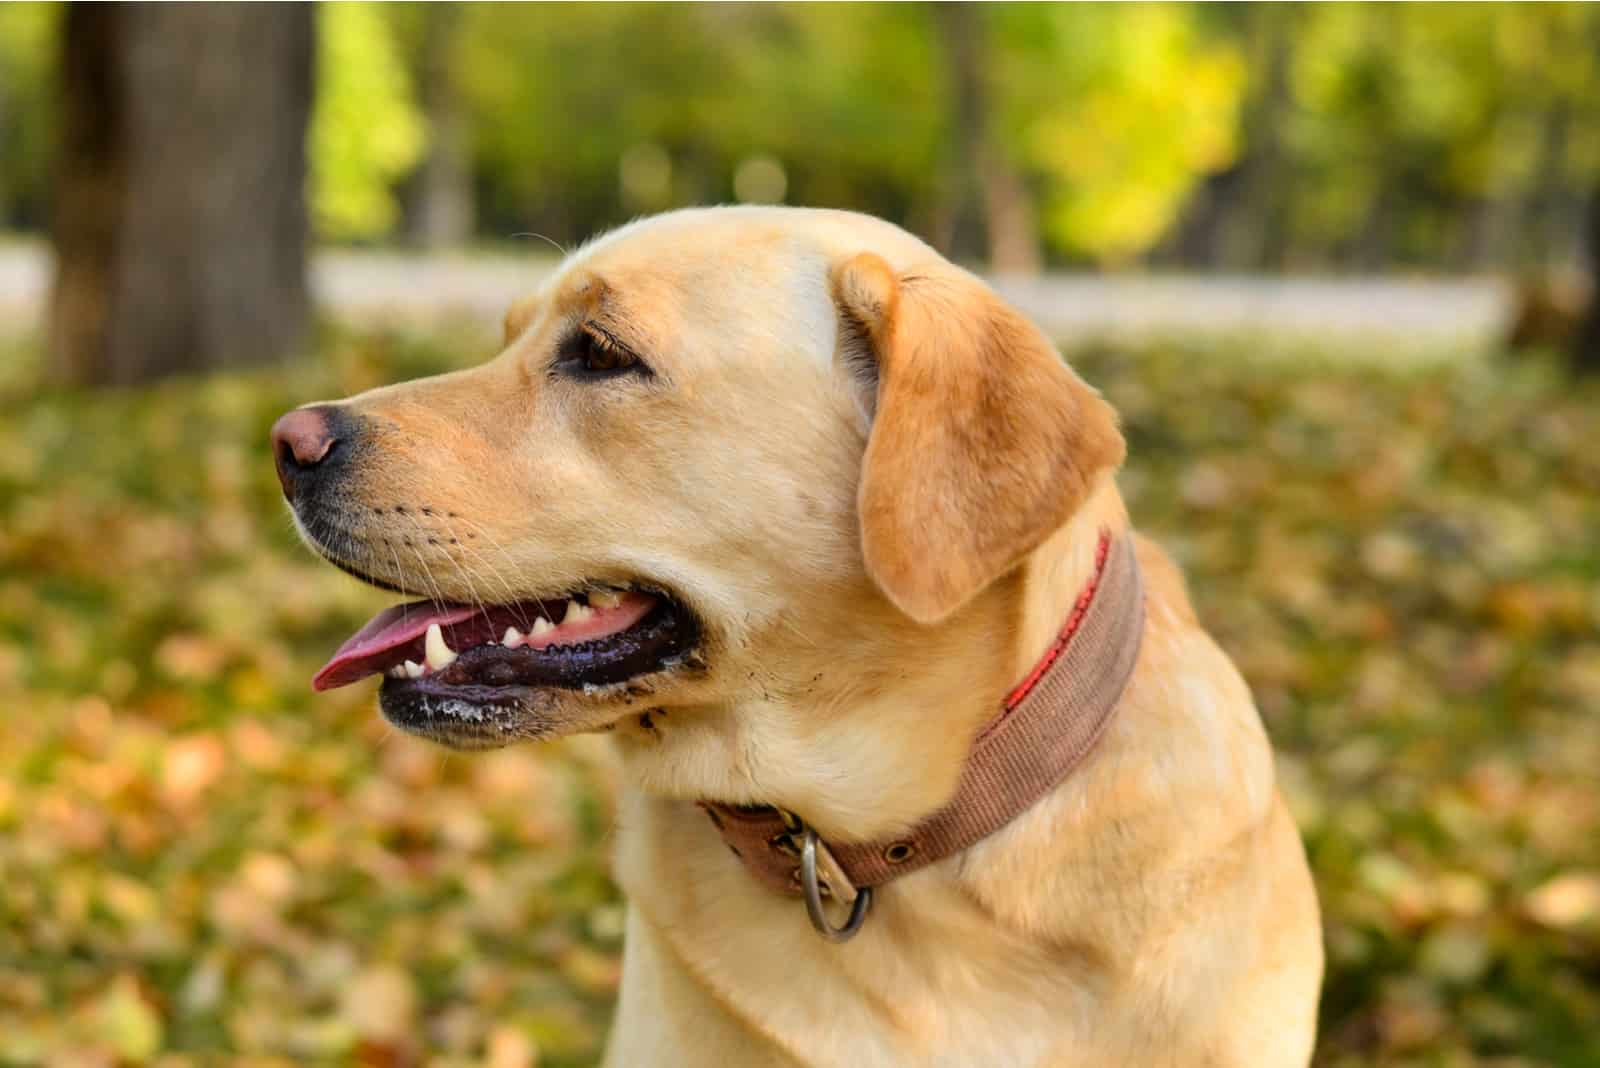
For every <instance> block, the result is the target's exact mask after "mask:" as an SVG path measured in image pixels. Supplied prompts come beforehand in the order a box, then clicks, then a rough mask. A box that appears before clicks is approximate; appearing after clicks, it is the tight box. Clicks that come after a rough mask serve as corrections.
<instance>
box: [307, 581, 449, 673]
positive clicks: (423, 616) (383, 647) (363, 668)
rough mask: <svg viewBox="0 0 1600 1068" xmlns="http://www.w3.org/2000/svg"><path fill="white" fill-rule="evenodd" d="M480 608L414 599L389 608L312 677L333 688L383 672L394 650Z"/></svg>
mask: <svg viewBox="0 0 1600 1068" xmlns="http://www.w3.org/2000/svg"><path fill="white" fill-rule="evenodd" d="M479 612H480V609H477V608H473V607H471V606H469V605H464V604H435V603H434V602H432V601H413V602H411V603H410V604H397V605H395V606H394V607H393V608H386V609H384V610H383V611H382V612H379V613H378V614H377V615H375V616H373V617H372V620H371V622H369V623H368V624H367V625H366V626H364V627H362V628H361V629H360V630H358V631H356V633H355V634H353V635H351V637H350V639H349V640H348V641H346V642H345V643H344V644H343V645H341V646H339V651H338V652H336V653H334V654H333V659H332V660H329V661H328V662H327V663H326V664H324V665H322V670H321V671H319V672H317V673H316V675H315V676H314V677H313V678H312V680H311V686H312V688H313V689H317V690H332V689H334V688H336V687H339V686H346V685H349V684H350V683H352V682H356V681H358V680H360V679H364V678H366V677H367V676H368V675H372V674H375V673H377V672H381V671H383V670H384V669H386V668H388V667H389V666H390V665H391V664H392V663H394V662H395V657H394V650H396V649H398V648H400V647H401V646H404V645H409V644H411V643H412V642H414V641H416V640H417V639H418V638H420V637H422V636H423V635H425V634H426V633H427V632H428V626H429V624H432V623H437V624H439V626H441V627H448V626H451V625H452V624H455V623H460V622H462V621H464V620H468V619H471V618H472V617H473V616H475V615H478V614H479Z"/></svg>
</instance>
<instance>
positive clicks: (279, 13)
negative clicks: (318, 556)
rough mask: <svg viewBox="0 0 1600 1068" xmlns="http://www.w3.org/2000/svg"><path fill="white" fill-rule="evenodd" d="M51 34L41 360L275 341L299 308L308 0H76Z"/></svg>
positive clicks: (309, 57) (236, 353) (146, 358)
mask: <svg viewBox="0 0 1600 1068" xmlns="http://www.w3.org/2000/svg"><path fill="white" fill-rule="evenodd" d="M63 37H64V50H63V54H62V64H61V67H62V72H61V146H60V156H59V163H58V171H57V179H56V202H55V206H54V209H55V211H54V225H53V236H54V240H55V249H56V262H57V268H56V272H57V273H56V281H55V291H54V293H53V294H52V301H51V308H50V347H51V360H52V370H53V372H54V374H55V376H56V377H57V378H59V379H61V380H63V381H67V382H74V383H131V382H141V381H147V380H150V379H154V378H159V377H162V376H164V375H169V374H176V373H180V372H185V371H196V370H203V369H206V368H212V367H224V366H238V365H247V364H255V363H262V362H266V361H270V360H276V359H279V358H281V357H283V356H286V355H288V354H289V353H290V352H291V351H292V350H293V349H294V347H295V346H296V345H297V344H298V343H299V342H300V340H301V338H302V336H303V334H304V330H305V325H306V315H307V295H306V267H305V259H306V243H307V220H306V202H305V188H304V186H305V172H306V122H307V118H308V116H309V113H310V107H311V95H312V67H313V31H312V8H311V7H310V6H309V5H308V6H300V5H296V4H282V5H279V4H223V3H216V4H174V5H165V4H127V5H104V6H101V5H93V4H84V3H73V4H70V5H69V6H68V8H67V12H66V17H65V20H64V31H63Z"/></svg>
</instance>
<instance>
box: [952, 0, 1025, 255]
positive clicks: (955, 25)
mask: <svg viewBox="0 0 1600 1068" xmlns="http://www.w3.org/2000/svg"><path fill="white" fill-rule="evenodd" d="M977 8H978V5H976V4H972V3H950V4H940V5H939V7H938V9H937V12H938V15H937V17H938V20H939V30H940V34H941V36H942V37H943V40H944V54H945V62H946V67H947V69H948V70H949V73H950V89H951V96H952V102H953V107H952V114H953V115H954V116H955V118H954V124H955V136H954V138H952V145H951V149H950V156H949V159H948V162H947V166H946V172H945V179H944V186H945V191H944V203H943V204H942V205H941V207H940V209H939V212H938V216H937V221H936V223H935V234H934V244H936V245H937V246H938V247H939V248H940V250H941V251H943V252H944V253H945V254H946V255H949V256H952V257H954V258H957V259H976V258H978V257H979V256H981V255H982V254H983V252H984V251H985V245H987V252H988V261H989V267H990V269H991V270H994V271H997V272H1000V273H1003V274H1035V273H1037V272H1038V270H1039V244H1038V226H1037V220H1036V218H1035V212H1034V206H1033V195H1032V193H1031V191H1030V190H1029V189H1028V185H1027V182H1026V181H1025V180H1024V178H1023V177H1022V175H1020V174H1018V173H1017V171H1016V169H1015V168H1014V167H1012V166H1011V162H1010V161H1009V160H1008V159H1006V157H1005V153H1004V152H1002V151H1001V150H1000V149H999V147H998V146H996V145H995V143H994V139H993V137H992V135H991V132H990V127H989V118H990V98H989V89H988V85H987V84H986V79H987V70H986V67H987V62H988V52H987V47H986V44H987V42H986V40H985V34H984V26H983V14H982V12H981V11H979V10H978V9H977Z"/></svg>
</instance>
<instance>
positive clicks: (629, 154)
mask: <svg viewBox="0 0 1600 1068" xmlns="http://www.w3.org/2000/svg"><path fill="white" fill-rule="evenodd" d="M972 19H973V22H974V40H975V41H976V42H977V54H978V63H979V64H980V67H981V73H982V75H983V78H982V80H983V82H984V83H985V84H986V86H987V89H988V92H987V101H988V106H987V109H986V110H987V115H986V118H987V120H988V126H989V128H990V131H991V140H992V141H993V142H994V148H995V150H996V151H997V152H998V154H999V156H1000V157H1001V158H1003V159H1005V160H1006V161H1008V162H1009V163H1010V164H1011V165H1012V168H1013V169H1014V170H1015V171H1016V172H1017V173H1018V174H1020V175H1021V176H1022V178H1023V182H1022V185H1021V187H1020V189H1021V196H1022V197H1023V198H1024V199H1026V200H1027V201H1028V202H1029V203H1028V205H1027V207H1028V208H1029V209H1030V210H1031V214H1032V217H1033V218H1035V219H1036V221H1037V228H1038V230H1039V236H1040V239H1041V242H1042V244H1043V245H1044V247H1045V249H1046V251H1047V252H1048V253H1049V254H1050V256H1051V257H1052V258H1053V259H1054V260H1055V261H1057V262H1099V263H1106V264H1113V265H1116V264H1126V263H1130V262H1134V261H1137V260H1139V259H1140V258H1143V257H1148V256H1151V255H1153V254H1154V253H1156V252H1157V251H1158V250H1170V249H1171V248H1172V247H1173V246H1174V245H1175V244H1181V242H1180V241H1177V240H1176V239H1177V237H1178V236H1181V234H1182V233H1183V232H1186V231H1185V228H1186V227H1187V228H1188V229H1189V230H1199V231H1218V230H1226V231H1229V232H1234V233H1249V232H1254V231H1258V230H1270V231H1271V240H1270V241H1269V242H1267V243H1268V244H1270V245H1272V246H1273V247H1275V248H1277V249H1279V250H1280V251H1279V252H1278V253H1274V254H1272V255H1271V256H1268V257H1267V259H1266V261H1264V262H1249V263H1244V264H1240V263H1234V262H1231V261H1228V262H1229V265H1230V266H1241V265H1243V266H1249V267H1261V266H1267V267H1272V266H1277V265H1279V264H1281V263H1290V264H1300V265H1306V266H1319V265H1326V264H1330V263H1331V264H1348V263H1356V264H1359V265H1364V266H1370V265H1377V264H1382V263H1391V262H1399V263H1426V264H1431V265H1450V266H1455V267H1470V268H1477V267H1482V266H1486V265H1489V266H1520V265H1523V264H1529V263H1533V264H1539V263H1550V262H1564V261H1571V260H1572V258H1573V257H1574V256H1575V254H1576V237H1575V231H1576V229H1577V223H1576V221H1575V220H1578V219H1580V218H1581V217H1582V213H1583V205H1584V203H1585V202H1586V200H1587V199H1588V197H1589V195H1590V193H1591V190H1592V187H1593V186H1594V185H1595V183H1596V182H1597V181H1600V7H1596V6H1595V5H1592V4H1499V3H1491V4H1472V5H1457V4H1436V3H1422V4H1408V5H1398V6H1393V7H1391V6H1385V5H1375V4H1342V3H1335V4H1318V5H1306V6H1303V7H1302V6H1298V5H1295V6H1288V5H1259V6H1256V7H1252V8H1249V9H1238V10H1235V9H1231V8H1225V7H1212V6H1206V5H1193V4H1131V5H1124V4H1118V5H1105V4H1081V5H1064V4H1060V5H1058V4H1050V5H1023V4H994V5H984V6H982V7H981V8H978V9H975V10H974V12H973V13H972ZM58 23H59V15H58V11H57V9H56V8H55V7H53V6H50V5H36V4H23V5H17V4H10V5H4V6H3V7H0V224H4V225H9V226H18V225H21V226H32V227H37V226H39V225H40V224H41V222H42V220H43V218H44V212H45V208H46V203H47V199H48V193H49V182H48V165H49V153H50V135H51V133H52V129H53V118H52V113H51V112H52V109H51V103H50V102H51V98H52V96H53V92H52V87H51V84H50V83H51V79H52V77H53V69H54V51H55V42H54V40H53V38H54V28H55V27H56V25H57V24H58ZM939 23H940V13H939V12H938V11H936V10H935V9H934V7H933V6H932V5H921V4H917V5H911V4H877V3H864V4H851V5H837V4H804V5H802V4H774V5H742V4H741V5H709V4H707V5H699V4H694V5H690V4H684V5H663V4H607V5H598V4H596V5H588V4H584V5H543V4H539V5H507V4H474V5H470V6H469V8H468V9H467V10H465V11H464V12H462V13H460V17H459V18H456V19H433V18H431V17H430V14H429V12H428V10H427V9H426V8H423V7H419V6H412V5H380V4H364V3H357V4H334V5H327V6H325V7H324V8H322V9H320V12H319V28H320V33H321V54H320V56H319V62H318V69H319V75H320V78H319V81H320V84H319V90H320V92H319V100H318V105H317V109H316V115H315V121H314V124H313V130H312V135H311V146H312V161H313V182H312V189H313V203H314V205H315V214H316V219H317V225H318V232H319V233H320V234H321V235H322V236H323V237H325V238H328V239H333V240H372V239H378V238H386V237H392V236H394V235H395V234H396V233H397V232H398V222H399V211H398V205H397V197H396V191H397V190H398V189H399V188H401V187H402V186H403V185H404V183H405V181H406V180H407V178H408V177H409V176H410V175H411V173H412V172H413V170H414V169H415V167H416V166H417V165H418V164H419V163H420V162H421V160H422V157H423V154H424V152H425V149H426V142H427V135H428V130H427V123H428V117H427V116H426V115H425V114H423V113H422V111H421V109H420V105H419V100H420V98H421V97H423V96H424V95H425V94H424V93H423V92H422V91H421V88H422V87H421V86H419V85H418V82H419V81H420V79H421V78H422V75H423V70H424V66H425V65H424V64H423V63H422V62H420V57H421V56H422V54H423V52H424V51H425V49H424V45H425V44H427V43H429V42H428V41H427V37H428V35H430V34H434V33H445V34H448V35H449V37H450V40H449V42H448V48H447V49H446V52H447V53H448V62H447V63H446V65H445V66H446V70H447V72H448V73H449V74H450V76H451V77H452V79H453V81H454V83H455V85H456V86H457V88H458V89H459V91H460V94H461V96H463V97H464V99H465V107H466V117H465V122H466V126H467V127H468V129H469V132H470V140H471V142H472V146H471V152H472V170H473V173H472V182H473V191H474V192H475V193H476V194H477V197H478V200H479V203H478V205H477V207H478V212H477V215H478V218H479V220H480V222H479V226H480V231H481V233H482V234H483V235H484V236H486V237H489V238H491V239H501V240H503V239H505V238H507V237H509V236H510V235H511V234H515V233H520V232H523V231H530V230H531V231H538V232H540V233H543V234H547V235H550V236H552V237H554V238H555V239H557V240H560V241H564V242H572V241H577V240H581V239H583V238H584V237H586V236H588V235H589V234H591V233H594V232H596V231H597V230H600V229H604V228H606V227H609V226H612V225H615V224H617V223H619V222H621V221H624V220H626V219H627V218H629V217H631V216H634V215H637V214H641V213H645V212H651V211H657V210H661V209H664V208H670V207H674V206H678V205H683V204H691V203H706V202H715V201H723V200H730V199H736V198H738V197H739V196H741V195H742V196H754V197H772V196H781V198H782V199H785V200H787V201H789V202H791V203H803V204H812V205H820V206H832V207H842V208H855V209H860V210H865V211H869V212H873V213H876V214H880V215H884V216H886V217H888V218H891V219H894V220H897V221H900V222H903V223H906V224H908V225H909V226H910V227H911V228H912V229H914V230H917V231H918V232H921V233H924V234H937V233H939V232H940V231H941V229H942V228H943V225H944V224H945V223H947V222H948V220H949V217H950V215H951V206H952V198H953V197H954V196H955V195H956V192H957V191H958V190H957V189H956V186H958V185H959V184H960V183H959V182H956V181H954V180H953V178H952V172H953V171H954V170H957V169H959V168H958V164H959V163H960V162H961V158H960V154H961V153H963V152H965V151H966V148H965V147H964V146H965V145H966V143H967V139H966V138H965V137H964V136H963V134H962V131H961V130H959V129H958V118H957V115H956V107H955V99H956V93H955V87H954V83H955V82H956V80H957V79H956V78H955V77H954V74H953V72H952V64H953V63H954V62H955V58H956V57H955V50H954V49H952V47H951V45H950V42H949V41H947V40H945V38H944V34H942V33H941V32H939V31H940V26H939ZM441 27H449V28H446V29H441ZM1278 36H1281V37H1282V38H1283V47H1282V49H1281V50H1280V49H1279V48H1278V47H1277V45H1276V44H1274V43H1273V42H1274V41H1275V40H1276V38H1277V37H1278ZM1280 51H1281V52H1282V54H1283V56H1284V64H1283V65H1284V67H1285V68H1286V70H1287V77H1286V79H1285V83H1286V84H1285V86H1284V88H1283V89H1282V91H1281V92H1280V91H1279V90H1277V89H1275V88H1273V86H1272V85H1271V80H1270V70H1271V69H1272V62H1271V61H1272V58H1273V57H1274V56H1275V55H1278V54H1279V52H1280ZM1279 96H1281V97H1282V99H1281V100H1280V99H1278V97H1279ZM1269 98H1270V99H1269ZM1265 104H1271V105H1273V106H1271V107H1265V108H1264V110H1263V107H1264V105H1265ZM1256 111H1260V112H1261V114H1262V115H1267V116H1268V118H1267V119H1266V120H1263V121H1264V122H1265V125H1264V126H1262V127H1260V128H1257V127H1255V126H1252V124H1251V122H1250V118H1251V115H1252V114H1254V113H1255V112H1256ZM752 161H756V162H754V163H753V162H752ZM1252 165H1261V166H1263V167H1265V168H1266V171H1264V172H1263V173H1264V174H1267V178H1266V179H1263V181H1264V182H1265V185H1264V186H1263V185H1261V184H1259V183H1257V184H1248V183H1247V186H1248V187H1247V188H1245V190H1244V192H1245V194H1246V195H1245V196H1244V197H1243V198H1238V197H1236V198H1235V199H1233V200H1229V198H1228V197H1227V196H1226V195H1224V194H1225V191H1226V189H1227V187H1228V186H1227V183H1228V182H1229V180H1230V179H1233V178H1237V177H1238V176H1239V173H1240V172H1241V171H1243V170H1248V169H1249V168H1250V167H1251V166H1252ZM752 166H754V167H755V168H756V169H755V170H754V171H752V170H751V169H750V168H751V167H752ZM741 167H743V168H745V169H746V174H747V176H748V175H750V174H755V173H758V172H759V173H760V174H761V175H764V176H765V177H764V179H763V180H761V181H747V182H745V183H744V184H743V185H741V184H740V183H738V182H736V181H735V176H736V175H737V174H738V173H739V172H740V169H741ZM1219 190H1222V191H1223V192H1222V193H1219ZM1220 244H1221V245H1223V246H1229V245H1230V242H1228V241H1226V240H1224V241H1222V242H1220ZM1244 244H1245V245H1249V244H1250V242H1248V241H1246V242H1244ZM1169 254H1170V253H1169ZM1258 258H1259V257H1258ZM1223 259H1224V260H1227V257H1223Z"/></svg>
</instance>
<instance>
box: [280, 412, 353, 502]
mask: <svg viewBox="0 0 1600 1068" xmlns="http://www.w3.org/2000/svg"><path fill="white" fill-rule="evenodd" d="M344 422H345V419H344V416H343V415H342V414H341V413H340V412H339V410H338V409H337V408H335V407H333V406H331V405H318V406H317V407H315V408H296V409H295V410H294V411H292V412H290V413H289V414H288V415H285V416H283V417H282V418H280V419H279V420H278V421H277V422H276V423H273V424H272V455H273V459H274V460H275V461H276V463H277V465H278V482H279V483H280V484H281V485H282V486H283V495H284V496H285V497H287V498H289V500H290V501H293V500H294V496H295V490H296V488H297V487H303V486H304V485H305V482H306V478H307V476H309V475H310V474H311V473H312V472H313V471H315V469H316V468H317V467H318V466H320V465H321V464H323V463H324V462H325V461H326V460H327V459H328V457H329V455H331V454H332V453H333V452H334V451H335V447H336V446H337V445H338V444H339V440H340V433H339V432H340V429H341V426H342V425H343V424H344Z"/></svg>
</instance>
